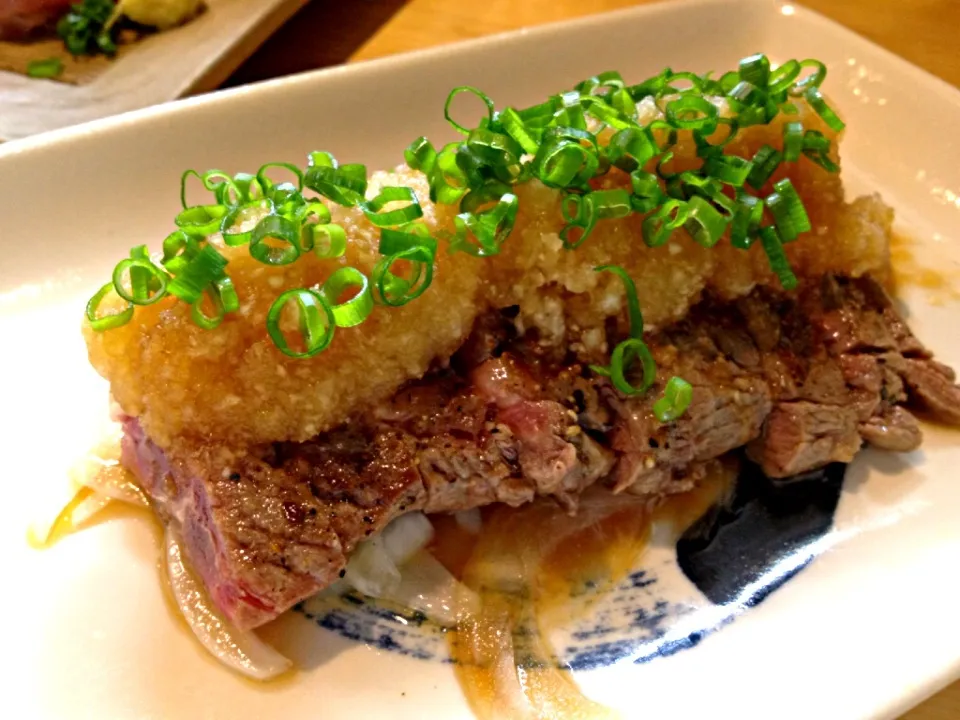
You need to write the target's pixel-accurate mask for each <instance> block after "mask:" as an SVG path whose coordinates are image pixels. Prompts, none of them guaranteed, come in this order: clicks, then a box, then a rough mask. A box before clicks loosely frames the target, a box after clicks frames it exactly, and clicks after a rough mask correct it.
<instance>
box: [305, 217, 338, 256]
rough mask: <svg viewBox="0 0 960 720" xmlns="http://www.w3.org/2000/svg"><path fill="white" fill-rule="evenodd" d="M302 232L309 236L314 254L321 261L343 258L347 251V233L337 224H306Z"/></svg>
mask: <svg viewBox="0 0 960 720" xmlns="http://www.w3.org/2000/svg"><path fill="white" fill-rule="evenodd" d="M304 230H305V231H306V232H307V233H308V234H309V235H310V246H311V247H312V248H313V252H314V254H315V255H316V256H317V257H318V258H321V259H323V260H330V259H332V258H338V257H343V255H344V253H346V251H347V233H346V231H345V230H344V229H343V226H341V225H338V224H337V223H319V224H316V225H311V224H308V225H306V226H305V228H304Z"/></svg>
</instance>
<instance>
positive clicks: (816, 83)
mask: <svg viewBox="0 0 960 720" xmlns="http://www.w3.org/2000/svg"><path fill="white" fill-rule="evenodd" d="M804 68H813V72H812V73H810V74H809V75H807V76H806V77H804V78H803V79H801V80H799V81H798V82H796V83H795V84H794V85H793V86H792V87H791V88H790V94H791V95H794V96H796V95H803V94H804V93H806V91H807V90H809V89H810V88H818V87H820V86H821V85H822V84H823V81H824V80H825V79H826V77H827V66H826V65H824V64H823V63H822V62H820V61H819V60H801V61H800V62H799V63H798V64H797V73H796V75H799V74H800V73H801V72H803V69H804ZM796 75H795V76H794V77H796Z"/></svg>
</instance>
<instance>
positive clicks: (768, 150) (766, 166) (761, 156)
mask: <svg viewBox="0 0 960 720" xmlns="http://www.w3.org/2000/svg"><path fill="white" fill-rule="evenodd" d="M781 160H783V154H782V153H781V152H780V151H779V150H777V149H776V148H773V147H771V146H770V145H764V146H763V147H762V148H760V149H759V150H757V152H756V153H754V155H753V159H752V160H751V162H752V163H753V169H752V170H751V171H750V174H749V175H747V185H749V186H750V187H752V188H753V189H754V190H760V189H762V188H763V186H764V185H766V184H767V180H769V179H770V176H771V175H773V173H774V172H776V170H777V168H778V167H779V166H780V161H781Z"/></svg>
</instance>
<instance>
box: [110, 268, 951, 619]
mask: <svg viewBox="0 0 960 720" xmlns="http://www.w3.org/2000/svg"><path fill="white" fill-rule="evenodd" d="M514 314H515V313H512V312H511V309H507V310H506V311H503V312H499V313H491V314H490V315H487V316H484V317H483V318H482V319H481V320H480V321H479V322H478V324H477V326H476V329H475V332H474V334H473V336H472V337H471V338H470V340H468V341H467V343H466V344H465V345H464V346H463V348H462V349H461V350H460V352H458V353H457V354H456V356H455V357H454V358H452V361H451V363H450V364H449V368H446V369H443V370H437V371H435V372H433V373H431V374H429V375H428V376H426V377H425V378H423V379H421V380H418V381H416V382H412V383H409V384H408V385H406V386H404V387H403V388H401V389H400V390H399V391H398V392H397V393H396V395H395V396H394V397H393V399H392V400H391V401H390V402H388V403H385V404H383V405H381V406H379V407H376V408H373V409H371V410H369V411H368V412H366V413H364V414H362V415H358V416H357V417H354V418H351V419H350V420H349V421H347V422H346V423H345V424H344V425H343V426H342V427H340V428H338V429H336V430H334V431H331V432H328V433H324V434H322V435H320V436H318V437H316V438H314V439H313V440H310V441H308V442H305V443H279V444H275V445H273V446H270V447H262V448H246V449H242V450H238V449H228V448H224V447H220V446H216V445H210V444H207V443H204V442H201V441H188V440H185V439H184V440H181V441H179V442H178V443H176V444H174V446H172V447H169V448H166V449H164V450H161V449H160V448H158V447H157V446H156V445H155V444H153V443H152V442H151V441H150V440H149V439H148V438H146V437H144V435H143V433H142V431H141V430H140V426H139V424H138V423H137V421H136V420H135V419H132V418H131V419H128V420H127V421H126V424H125V427H126V437H125V439H124V463H125V464H126V465H127V466H128V467H130V468H132V469H133V470H134V471H135V472H136V473H137V475H138V476H139V478H140V480H141V482H142V484H143V487H144V489H145V490H146V491H147V493H148V494H149V495H150V497H151V498H152V500H153V502H154V504H155V506H156V508H157V510H158V512H159V513H160V514H161V516H162V517H163V519H164V520H165V521H166V522H170V523H174V524H175V525H177V526H178V527H179V529H180V531H181V533H182V535H183V538H184V541H185V542H184V546H185V548H186V551H187V554H188V557H189V558H190V560H191V562H192V563H193V564H194V565H195V566H196V568H197V570H198V571H199V573H200V575H201V576H202V577H203V579H204V582H205V583H206V585H207V587H208V588H209V589H210V592H211V595H212V596H213V598H214V599H215V600H216V602H217V604H218V605H219V606H220V607H221V608H222V609H223V610H224V611H225V613H226V614H227V615H228V616H229V617H230V618H231V619H232V620H233V621H234V622H236V623H237V624H238V625H239V626H240V627H244V628H248V627H255V626H257V625H259V624H261V623H263V622H265V621H267V620H269V619H271V618H273V617H275V616H276V615H277V614H278V613H280V612H282V611H283V610H285V609H287V608H288V607H290V606H291V605H293V604H294V603H296V602H298V601H299V600H302V599H303V598H305V597H307V596H309V595H311V594H313V593H314V592H316V591H318V590H320V589H322V588H323V587H325V586H326V585H328V584H330V583H331V582H332V581H333V580H334V579H336V578H337V577H338V576H339V574H340V573H341V572H342V571H343V569H344V567H345V565H346V561H347V556H348V555H349V554H350V552H352V551H353V549H354V548H355V547H356V545H357V543H359V542H361V541H362V540H364V539H365V538H367V537H369V536H370V535H372V534H374V533H377V532H379V531H380V530H382V529H383V527H384V526H385V525H386V524H387V523H389V522H390V521H391V520H392V519H393V518H395V517H397V516H398V515H399V514H402V513H404V512H410V511H414V510H422V511H425V512H428V513H430V512H451V511H457V510H463V509H467V508H473V507H478V506H482V505H486V504H489V503H494V502H501V503H506V504H509V505H514V506H516V505H520V504H523V503H526V502H529V501H531V500H533V499H534V498H535V497H538V496H539V497H549V498H553V499H554V500H556V501H557V502H559V503H560V504H561V505H563V506H564V507H565V508H566V509H567V510H568V511H570V512H575V511H576V507H577V499H578V497H579V495H580V493H581V492H582V491H583V490H584V489H585V488H587V487H588V486H590V485H591V484H594V483H596V482H598V481H603V482H605V483H607V484H608V486H609V487H610V488H611V489H612V490H613V491H614V492H622V491H626V492H630V493H634V494H637V495H641V496H645V497H648V498H650V499H651V501H655V500H656V499H659V498H661V497H663V496H665V495H668V494H670V493H675V492H681V491H684V490H687V489H689V488H691V487H692V486H693V485H694V483H695V482H696V480H697V478H698V476H699V473H700V472H702V469H703V468H704V467H705V463H706V462H707V461H709V460H711V459H713V458H715V457H717V456H719V455H723V454H724V453H726V452H729V451H730V450H733V449H735V448H738V447H742V446H746V447H747V452H748V454H749V455H750V456H751V458H753V459H754V460H755V461H756V462H757V463H758V464H759V465H760V466H761V467H762V469H763V471H764V472H765V473H766V474H767V475H768V476H771V477H784V476H790V475H796V474H799V473H802V472H804V471H807V470H811V469H814V468H819V467H823V466H825V465H827V464H828V463H831V462H836V461H840V462H848V461H850V460H851V459H852V458H853V456H854V455H855V454H856V452H857V451H858V450H859V448H860V446H861V444H862V443H863V442H864V441H866V442H869V443H871V444H873V445H876V446H877V447H880V448H884V449H888V450H896V451H908V450H912V449H914V448H916V447H917V446H918V445H919V443H920V440H921V433H920V428H919V425H918V424H917V422H916V420H915V419H914V417H913V416H912V415H911V414H910V413H909V412H908V411H907V410H906V409H904V407H903V406H904V404H907V405H910V406H919V407H922V408H924V409H925V410H927V411H928V412H930V413H932V414H933V415H934V416H935V417H937V418H939V419H941V420H944V421H946V422H949V423H953V424H960V389H958V388H957V386H956V385H955V384H954V375H953V373H952V371H951V370H949V368H946V367H945V366H943V365H941V364H940V363H937V362H935V361H934V360H933V359H932V357H931V355H930V353H929V352H928V351H927V350H926V349H925V348H924V347H923V346H922V345H921V344H920V342H919V341H918V340H917V339H916V338H915V337H914V336H913V334H912V333H911V332H910V330H909V329H908V328H907V326H906V324H905V323H904V322H903V320H902V319H901V318H900V316H899V315H898V314H897V312H896V309H895V308H894V306H893V304H892V303H891V302H890V300H889V298H888V297H887V296H886V294H885V293H884V292H883V290H882V288H880V286H879V285H877V284H876V283H874V282H873V281H872V280H869V279H858V280H847V279H842V278H832V277H827V278H824V279H823V280H822V282H816V283H812V284H809V285H808V286H807V287H805V288H802V289H801V290H800V291H799V292H797V293H794V294H790V295H787V294H783V293H776V292H772V291H770V290H766V289H758V290H757V291H755V292H754V293H752V294H751V295H750V296H748V297H746V298H743V299H742V300H739V301H737V302H734V303H728V302H727V303H725V302H721V301H719V300H717V299H713V298H706V299H705V300H704V301H703V302H702V303H701V304H700V305H698V306H697V307H696V308H694V309H693V310H692V311H691V312H690V314H689V316H688V317H687V319H685V320H684V321H683V322H680V323H677V324H676V325H674V326H672V327H669V328H666V329H665V330H663V331H661V332H659V333H657V334H656V335H654V336H652V337H648V338H647V342H648V344H649V346H650V348H651V351H652V352H653V354H654V357H655V359H656V362H657V365H658V380H657V383H656V385H655V386H654V387H653V388H652V389H651V390H650V391H649V392H647V393H645V394H644V395H642V396H638V397H636V396H631V397H626V396H624V395H622V394H621V393H619V392H618V391H616V390H615V389H614V388H613V387H612V386H611V385H610V383H609V382H608V381H607V380H606V379H604V378H602V377H599V376H598V375H596V374H595V373H592V372H590V371H589V370H586V369H585V368H584V367H583V366H582V365H581V364H580V363H579V362H578V359H577V358H576V357H574V356H573V355H572V354H570V353H569V352H568V351H567V350H566V349H565V348H549V347H544V346H543V344H542V343H540V342H539V341H538V340H537V338H532V337H529V336H528V337H520V336H518V335H517V332H516V330H515V328H514V326H513V323H512V321H511V317H512V315H514ZM611 328H613V326H611ZM612 333H613V330H611V335H610V337H608V343H609V344H610V346H611V347H612V346H613V345H614V344H615V343H616V342H617V341H618V340H619V339H622V338H618V337H616V336H615V335H613V334H612ZM671 376H679V377H682V378H684V379H686V380H687V381H688V382H689V383H690V384H691V385H692V386H693V398H692V402H691V405H690V407H689V408H688V410H687V412H686V413H685V414H684V415H683V416H682V417H680V418H679V419H677V420H676V421H674V422H670V423H660V422H659V421H658V420H657V419H656V417H655V416H654V413H653V411H652V406H653V403H654V401H655V400H656V399H657V397H659V395H660V394H661V393H662V391H663V389H664V386H665V384H666V382H667V380H668V379H669V378H670V377H671Z"/></svg>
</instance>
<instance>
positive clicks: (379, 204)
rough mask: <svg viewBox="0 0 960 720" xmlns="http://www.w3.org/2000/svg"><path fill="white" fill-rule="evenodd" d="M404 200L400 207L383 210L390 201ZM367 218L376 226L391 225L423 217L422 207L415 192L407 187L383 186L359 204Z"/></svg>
mask: <svg viewBox="0 0 960 720" xmlns="http://www.w3.org/2000/svg"><path fill="white" fill-rule="evenodd" d="M395 202H405V203H407V204H406V205H404V206H403V207H402V208H397V209H394V210H387V211H383V208H385V207H386V206H387V205H389V204H390V203H395ZM360 207H361V209H362V210H363V214H364V215H366V216H367V220H369V221H370V222H371V223H373V224H374V225H376V226H377V227H381V228H382V227H393V226H396V225H403V224H404V223H408V222H411V221H412V220H416V219H417V218H419V217H423V208H421V207H420V202H419V201H418V200H417V195H416V193H415V192H414V191H413V190H411V189H410V188H408V187H385V188H381V189H380V193H379V194H378V195H377V196H376V197H375V198H373V200H368V201H367V202H364V203H361V204H360Z"/></svg>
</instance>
